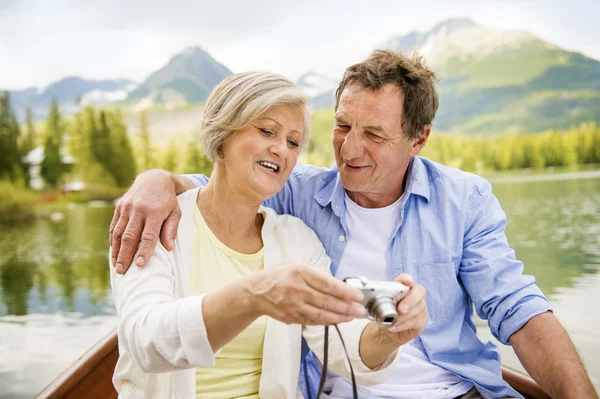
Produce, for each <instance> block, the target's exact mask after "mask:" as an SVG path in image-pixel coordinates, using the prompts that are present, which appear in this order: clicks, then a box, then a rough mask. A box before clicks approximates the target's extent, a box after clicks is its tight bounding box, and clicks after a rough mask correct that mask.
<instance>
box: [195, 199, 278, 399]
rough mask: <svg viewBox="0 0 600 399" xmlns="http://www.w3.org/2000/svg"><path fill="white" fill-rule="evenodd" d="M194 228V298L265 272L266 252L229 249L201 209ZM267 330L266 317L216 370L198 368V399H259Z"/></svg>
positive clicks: (233, 344)
mask: <svg viewBox="0 0 600 399" xmlns="http://www.w3.org/2000/svg"><path fill="white" fill-rule="evenodd" d="M194 225H195V229H196V240H195V242H194V254H193V256H194V258H193V263H192V268H191V271H190V295H199V294H205V293H210V292H214V291H217V290H219V289H221V288H222V287H224V286H225V285H227V284H229V283H231V282H232V281H235V280H238V279H240V278H242V277H244V276H247V275H249V274H251V273H253V272H256V271H258V270H262V269H263V268H264V262H263V261H264V257H263V249H261V250H260V251H258V252H257V253H255V254H251V255H247V254H242V253H240V252H236V251H234V250H233V249H231V248H229V247H227V246H226V245H225V244H223V243H222V242H221V241H219V239H218V238H217V237H216V236H215V235H214V234H213V232H212V231H211V230H210V228H209V227H208V225H207V224H206V222H205V220H204V218H203V217H202V213H201V212H200V210H199V209H198V207H197V206H196V209H195V211H194ZM231 306H235V303H232V304H231ZM223 311H227V310H226V309H223ZM265 327H266V317H265V316H263V317H260V318H258V319H256V320H255V321H254V322H253V323H252V324H251V325H250V326H249V327H248V328H246V329H245V330H244V331H243V332H242V333H241V334H239V335H238V336H237V337H235V338H234V339H233V340H231V341H230V342H229V343H228V344H227V345H225V346H224V347H223V348H222V350H221V352H220V353H219V355H218V356H217V357H216V364H215V366H214V367H212V368H201V367H197V368H196V397H197V398H203V399H205V398H206V399H217V398H219V399H220V398H245V399H258V387H259V385H260V375H261V372H262V357H263V343H264V338H265Z"/></svg>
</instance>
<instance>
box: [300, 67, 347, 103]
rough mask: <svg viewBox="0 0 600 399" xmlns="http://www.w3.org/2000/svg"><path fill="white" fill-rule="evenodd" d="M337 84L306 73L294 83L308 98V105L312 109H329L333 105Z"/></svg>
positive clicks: (321, 76) (326, 78)
mask: <svg viewBox="0 0 600 399" xmlns="http://www.w3.org/2000/svg"><path fill="white" fill-rule="evenodd" d="M338 84H339V82H338V81H336V80H333V79H331V78H328V77H326V76H323V75H319V74H317V73H314V72H307V73H305V74H304V75H302V76H301V77H300V78H298V80H297V81H296V85H297V86H298V87H300V88H301V89H302V90H304V92H305V93H306V95H307V96H308V97H309V98H310V105H311V107H312V108H314V109H319V108H331V107H333V106H334V105H335V90H336V89H337V86H338Z"/></svg>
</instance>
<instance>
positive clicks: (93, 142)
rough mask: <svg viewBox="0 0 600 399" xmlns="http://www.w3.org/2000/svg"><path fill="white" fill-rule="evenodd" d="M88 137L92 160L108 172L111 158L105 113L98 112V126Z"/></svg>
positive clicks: (102, 111)
mask: <svg viewBox="0 0 600 399" xmlns="http://www.w3.org/2000/svg"><path fill="white" fill-rule="evenodd" d="M92 134H93V135H92V136H91V137H90V146H91V149H92V156H93V157H94V160H95V161H96V162H98V163H99V164H100V165H102V166H103V167H104V169H106V171H108V172H110V162H111V157H112V148H111V139H110V129H109V127H108V121H107V119H106V112H105V111H104V110H100V115H99V117H98V126H97V128H96V127H95V128H94V129H93V130H92Z"/></svg>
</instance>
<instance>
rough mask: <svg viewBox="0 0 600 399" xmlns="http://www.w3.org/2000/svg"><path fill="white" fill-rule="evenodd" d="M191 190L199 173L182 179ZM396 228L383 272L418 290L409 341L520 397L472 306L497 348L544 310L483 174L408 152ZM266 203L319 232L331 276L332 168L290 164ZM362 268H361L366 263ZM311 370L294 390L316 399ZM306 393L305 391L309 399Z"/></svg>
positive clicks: (310, 365)
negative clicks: (415, 324)
mask: <svg viewBox="0 0 600 399" xmlns="http://www.w3.org/2000/svg"><path fill="white" fill-rule="evenodd" d="M188 177H189V178H190V179H191V180H192V181H193V182H194V184H195V185H196V186H202V185H205V184H206V182H207V178H206V177H205V176H199V175H194V176H188ZM400 202H401V210H400V213H399V216H398V220H397V221H396V225H395V230H394V231H395V234H394V236H393V237H392V240H391V242H390V243H389V246H388V249H387V253H386V262H387V277H388V279H389V280H392V279H394V278H395V277H396V276H398V275H399V274H401V273H408V274H410V275H411V276H413V278H414V280H415V281H416V282H417V283H419V284H421V285H423V286H424V287H425V288H426V289H427V297H426V302H427V310H428V312H429V321H428V322H427V325H426V326H425V329H424V330H423V333H422V334H421V335H420V337H419V338H417V339H416V344H417V346H418V347H419V348H420V349H421V350H422V351H423V353H424V354H425V356H426V357H427V358H428V359H429V361H431V362H432V363H434V364H436V365H438V366H440V367H443V368H445V369H446V370H448V371H450V372H452V373H455V374H456V375H458V376H460V377H462V378H464V379H466V380H468V381H471V382H473V383H474V384H475V386H476V388H477V389H478V390H479V392H480V393H481V395H482V396H483V397H484V398H498V397H504V396H510V397H521V395H519V394H518V393H517V392H516V391H514V390H513V389H512V388H511V387H510V386H509V385H508V384H506V383H505V382H504V380H503V379H502V373H501V368H500V354H499V352H498V349H497V348H496V347H495V345H494V344H492V343H491V342H487V343H483V342H481V341H480V340H479V338H478V337H477V334H476V328H475V323H474V315H473V307H474V308H475V311H476V312H477V314H478V315H479V317H481V318H482V319H484V320H487V321H488V325H489V327H490V330H491V332H492V334H493V335H494V337H496V339H498V341H500V342H502V343H503V344H510V343H509V341H508V339H509V337H510V336H511V335H512V334H513V333H514V332H516V331H518V330H519V329H520V328H521V327H522V326H523V325H524V324H525V323H526V322H527V321H528V320H529V319H531V318H532V317H533V316H535V315H538V314H540V313H544V312H546V311H549V310H551V308H550V304H549V303H548V300H547V299H546V298H545V297H544V295H543V293H542V292H541V290H540V289H539V288H538V287H537V285H536V284H535V278H533V277H531V276H526V275H523V263H521V262H520V261H518V260H516V258H515V252H514V251H513V250H512V249H511V248H510V247H509V245H508V241H507V239H506V235H505V233H504V229H505V227H506V215H505V214H504V211H503V210H502V208H501V207H500V203H499V202H498V200H497V199H496V197H495V196H494V195H493V194H492V187H491V185H490V183H489V182H488V181H486V180H485V179H483V178H481V177H479V176H476V175H473V174H470V173H466V172H463V171H460V170H457V169H452V168H448V167H445V166H443V165H441V164H438V163H435V162H432V161H430V160H428V159H426V158H421V157H415V158H413V160H412V162H411V165H410V168H409V171H408V179H407V183H406V188H405V191H404V194H403V195H402V197H401V200H400ZM265 205H266V206H269V207H271V208H273V209H274V210H275V211H276V212H278V213H288V214H291V215H294V216H297V217H299V218H301V219H302V220H303V221H304V222H305V223H306V224H307V225H308V226H309V227H311V228H312V229H313V230H314V231H315V232H316V233H317V235H318V237H319V239H320V240H321V242H322V243H323V245H324V246H325V249H326V250H327V253H328V254H329V256H330V257H331V262H332V264H331V269H332V273H333V274H335V272H336V270H337V268H338V266H339V262H340V260H341V259H342V254H343V253H344V247H345V245H346V239H345V237H346V234H347V232H346V223H345V214H346V205H345V202H344V188H343V186H342V183H341V180H340V177H339V174H338V172H337V168H335V167H334V168H332V169H325V168H317V167H314V166H310V165H300V164H299V165H297V166H296V168H295V169H294V171H293V173H292V175H291V176H290V178H289V179H288V181H287V183H286V185H285V186H284V188H283V189H282V190H281V191H280V192H279V193H278V194H277V195H276V196H275V197H273V198H271V199H269V200H267V201H265ZM364 267H365V270H367V269H368V268H369V265H365V266H364ZM319 377H320V370H319V368H318V367H317V366H316V365H315V363H314V359H313V357H312V356H311V355H309V356H308V357H307V358H306V360H305V361H304V362H303V368H302V371H301V376H300V386H301V387H302V388H303V389H305V388H306V386H308V387H310V390H311V392H312V395H311V396H310V397H313V398H314V397H315V395H316V394H315V392H316V387H317V385H318V379H319ZM304 393H305V397H307V398H308V397H309V396H308V395H307V394H306V391H305V392H304Z"/></svg>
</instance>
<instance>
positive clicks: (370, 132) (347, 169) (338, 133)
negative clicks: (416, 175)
mask: <svg viewBox="0 0 600 399" xmlns="http://www.w3.org/2000/svg"><path fill="white" fill-rule="evenodd" d="M402 103H403V94H402V90H401V89H400V88H398V87H397V86H395V85H393V84H388V85H386V86H384V87H383V88H381V89H379V90H377V91H372V90H366V89H364V88H363V87H361V86H360V85H358V84H350V85H348V86H347V87H346V88H345V89H344V91H343V92H342V94H341V96H340V101H339V105H338V109H337V112H336V113H335V126H334V129H333V148H334V150H335V159H336V163H337V166H338V169H339V173H340V177H341V179H342V184H343V186H344V188H345V189H346V192H347V193H348V196H349V197H350V198H351V199H352V200H353V201H354V202H356V203H357V204H359V205H361V206H363V207H368V208H377V207H383V206H387V205H389V204H391V203H393V202H394V201H395V200H397V199H398V198H399V197H400V195H402V192H403V182H404V176H405V174H406V170H407V168H408V164H409V162H410V159H411V158H412V157H413V156H415V155H417V154H418V153H419V152H420V151H421V149H422V148H423V146H424V145H425V143H426V142H427V137H428V136H429V126H427V127H426V128H425V129H424V132H423V134H422V135H421V136H420V137H419V138H417V139H413V140H407V139H406V137H405V135H404V132H403V131H402V111H403V107H402Z"/></svg>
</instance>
